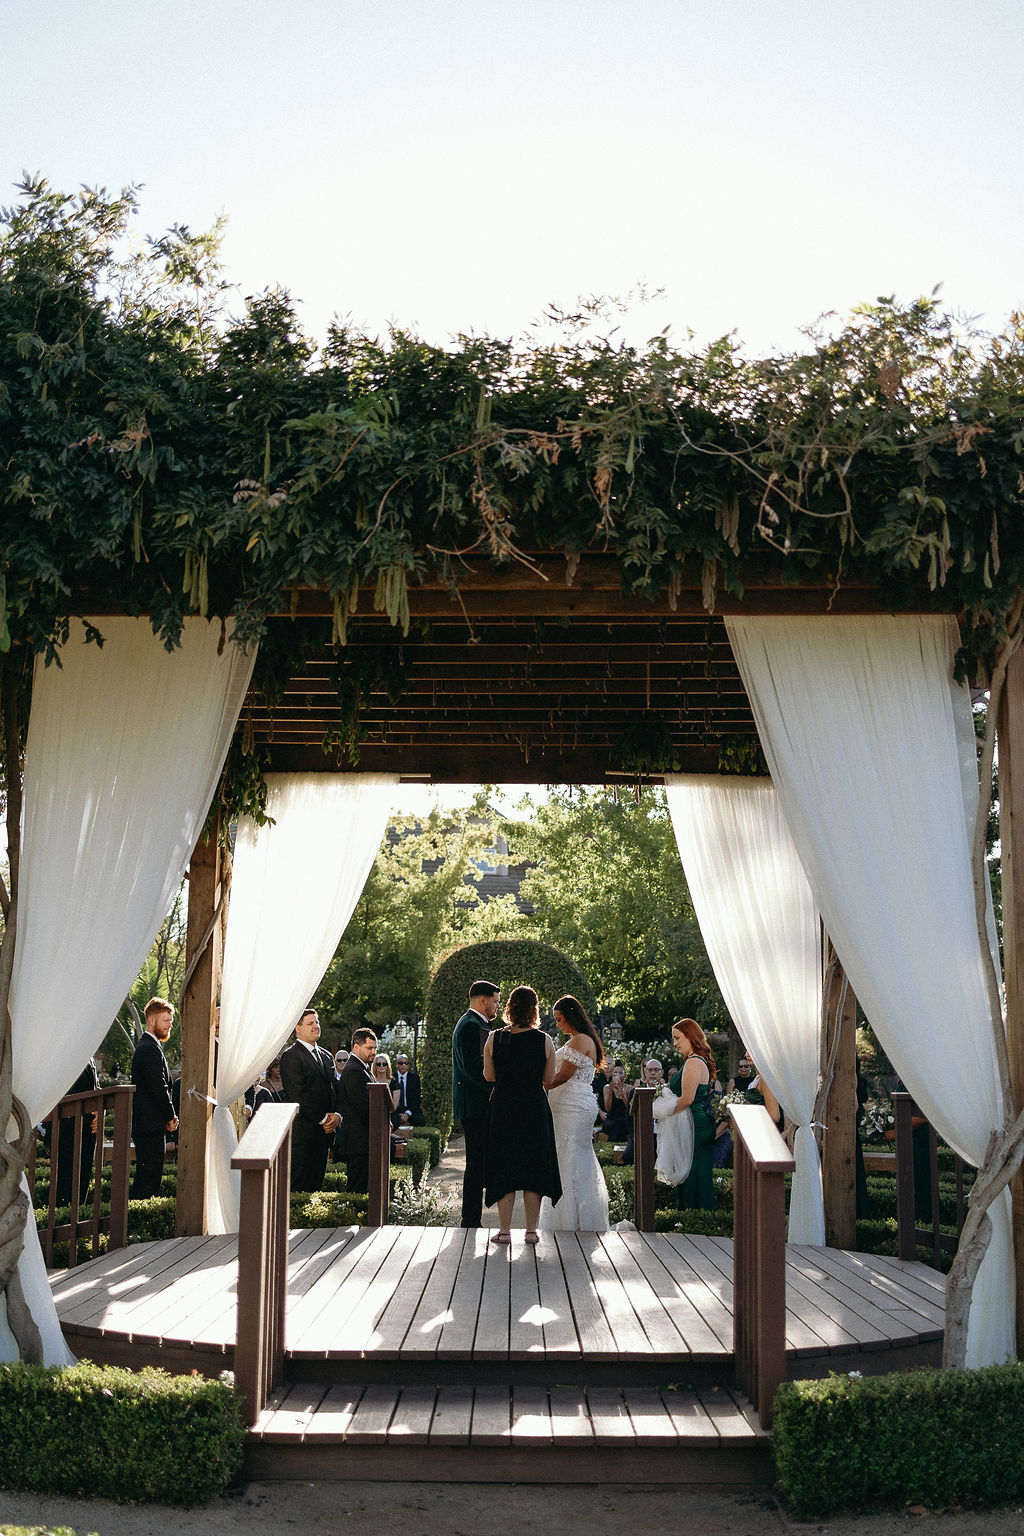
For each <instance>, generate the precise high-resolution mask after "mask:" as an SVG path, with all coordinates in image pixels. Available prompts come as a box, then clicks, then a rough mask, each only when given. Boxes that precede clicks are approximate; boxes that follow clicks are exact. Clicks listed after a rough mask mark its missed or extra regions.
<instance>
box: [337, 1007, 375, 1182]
mask: <svg viewBox="0 0 1024 1536" xmlns="http://www.w3.org/2000/svg"><path fill="white" fill-rule="evenodd" d="M376 1054H377V1036H376V1035H375V1034H374V1032H373V1030H372V1029H357V1030H356V1031H355V1032H354V1033H353V1035H352V1054H351V1056H350V1057H349V1058H348V1061H346V1063H345V1065H344V1067H343V1068H342V1072H341V1077H340V1079H339V1081H338V1109H339V1110H340V1111H341V1136H340V1138H339V1140H340V1144H341V1155H342V1157H343V1158H344V1159H345V1177H346V1180H347V1181H348V1187H349V1189H350V1190H352V1192H353V1194H359V1195H365V1194H366V1193H367V1191H368V1190H369V1188H370V1083H371V1081H372V1072H373V1058H374V1057H375V1056H376Z"/></svg>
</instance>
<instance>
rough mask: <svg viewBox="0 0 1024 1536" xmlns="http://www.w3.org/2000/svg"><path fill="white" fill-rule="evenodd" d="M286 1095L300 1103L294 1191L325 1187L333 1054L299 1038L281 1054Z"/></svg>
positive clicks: (294, 1147)
mask: <svg viewBox="0 0 1024 1536" xmlns="http://www.w3.org/2000/svg"><path fill="white" fill-rule="evenodd" d="M281 1082H282V1084H283V1090H284V1099H285V1102H286V1103H288V1104H297V1105H298V1106H299V1112H298V1114H297V1115H296V1116H295V1119H294V1120H293V1121H292V1179H291V1187H292V1191H293V1192H294V1191H295V1190H299V1189H301V1190H303V1191H311V1190H316V1189H322V1188H323V1183H324V1172H325V1170H326V1168H327V1154H328V1152H329V1151H330V1149H331V1137H330V1136H329V1135H328V1133H327V1132H326V1131H325V1130H324V1128H323V1118H324V1116H325V1115H330V1114H333V1113H334V1107H335V1105H334V1058H333V1056H331V1054H330V1052H329V1051H325V1050H323V1049H322V1048H321V1047H320V1046H319V1045H314V1046H312V1047H309V1046H307V1045H303V1043H302V1041H301V1040H296V1041H295V1043H294V1044H293V1045H290V1046H289V1047H288V1049H287V1050H286V1051H285V1052H284V1053H283V1054H282V1056H281Z"/></svg>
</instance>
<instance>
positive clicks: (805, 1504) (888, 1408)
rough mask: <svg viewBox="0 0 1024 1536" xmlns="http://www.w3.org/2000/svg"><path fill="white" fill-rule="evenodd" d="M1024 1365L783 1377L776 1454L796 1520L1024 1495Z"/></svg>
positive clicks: (784, 1496) (781, 1485)
mask: <svg viewBox="0 0 1024 1536" xmlns="http://www.w3.org/2000/svg"><path fill="white" fill-rule="evenodd" d="M1022 1422H1024V1365H1022V1364H1019V1363H1018V1362H1016V1361H1014V1362H1012V1363H1010V1364H1007V1365H999V1366H990V1367H989V1368H988V1369H986V1370H982V1371H937V1370H920V1371H908V1372H903V1373H900V1374H897V1375H891V1376H866V1377H863V1378H861V1377H859V1376H857V1375H856V1374H854V1375H853V1376H839V1375H832V1376H829V1377H827V1378H826V1379H825V1380H823V1381H797V1382H784V1383H783V1385H782V1386H781V1387H780V1388H779V1395H778V1401H777V1404H776V1410H775V1423H774V1433H773V1450H774V1455H775V1467H776V1472H777V1475H778V1487H779V1492H780V1495H781V1497H782V1499H783V1501H784V1503H785V1504H786V1506H787V1508H788V1509H789V1511H790V1513H791V1514H792V1515H794V1516H795V1517H796V1518H797V1519H800V1520H819V1519H822V1518H826V1517H828V1516H830V1515H834V1514H837V1513H839V1512H840V1511H842V1510H850V1511H854V1512H857V1513H860V1512H863V1511H865V1510H869V1509H877V1508H886V1507H898V1506H903V1505H907V1504H926V1505H928V1506H929V1508H932V1509H934V1508H944V1507H945V1506H947V1505H948V1504H950V1503H953V1502H956V1503H967V1504H976V1505H990V1504H1001V1503H1005V1502H1007V1501H1008V1500H1011V1499H1020V1498H1021V1497H1022V1496H1024V1457H1021V1455H1020V1426H1021V1423H1022Z"/></svg>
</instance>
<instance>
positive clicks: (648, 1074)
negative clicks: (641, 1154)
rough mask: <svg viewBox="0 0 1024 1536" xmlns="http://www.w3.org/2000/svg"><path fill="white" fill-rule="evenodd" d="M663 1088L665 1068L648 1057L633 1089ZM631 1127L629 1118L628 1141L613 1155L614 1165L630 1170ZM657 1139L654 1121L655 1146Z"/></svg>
mask: <svg viewBox="0 0 1024 1536" xmlns="http://www.w3.org/2000/svg"><path fill="white" fill-rule="evenodd" d="M664 1086H665V1068H664V1067H663V1066H662V1064H661V1062H660V1061H659V1060H658V1058H657V1056H651V1057H649V1058H648V1059H647V1061H645V1062H644V1065H643V1076H642V1077H638V1078H637V1080H636V1082H635V1083H634V1084H633V1087H634V1088H658V1089H661V1088H664ZM633 1126H634V1122H633V1119H632V1116H631V1117H630V1123H629V1140H628V1141H627V1142H626V1145H625V1146H624V1147H623V1148H622V1151H621V1152H616V1153H615V1154H614V1160H615V1162H616V1163H621V1164H623V1165H624V1166H625V1167H627V1168H631V1167H632V1165H633V1161H634V1156H635V1152H634V1144H633V1137H634V1134H635V1132H634V1129H633ZM657 1137H658V1122H657V1120H655V1121H654V1138H655V1144H657Z"/></svg>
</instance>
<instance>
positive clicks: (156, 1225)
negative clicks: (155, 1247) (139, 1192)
mask: <svg viewBox="0 0 1024 1536" xmlns="http://www.w3.org/2000/svg"><path fill="white" fill-rule="evenodd" d="M176 1204H177V1202H176V1200H175V1198H174V1196H173V1195H154V1196H153V1197H152V1199H150V1200H129V1201H128V1241H129V1242H130V1243H156V1242H159V1241H160V1239H161V1238H164V1237H173V1236H174V1212H175V1206H176Z"/></svg>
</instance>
